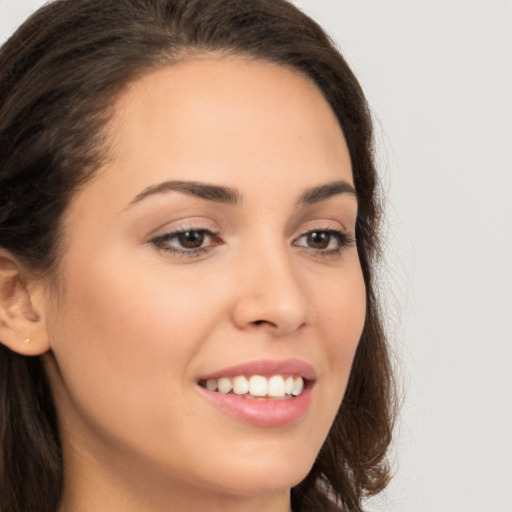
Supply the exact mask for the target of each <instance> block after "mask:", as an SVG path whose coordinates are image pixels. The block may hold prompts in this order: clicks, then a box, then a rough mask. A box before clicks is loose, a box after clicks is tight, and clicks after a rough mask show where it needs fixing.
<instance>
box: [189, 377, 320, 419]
mask: <svg viewBox="0 0 512 512" xmlns="http://www.w3.org/2000/svg"><path fill="white" fill-rule="evenodd" d="M198 387H199V389H200V390H201V392H202V393H203V394H204V396H205V397H206V398H207V399H208V400H210V401H211V402H212V403H213V404H214V405H216V406H217V407H219V408H221V409H223V410H224V411H225V412H226V413H228V414H230V415H232V416H235V417H236V418H238V419H240V420H242V421H245V422H247V423H252V424H254V425H259V426H263V427H280V426H284V425H288V424H291V423H294V422H296V421H298V420H300V419H301V418H302V417H303V416H304V415H305V414H306V412H307V410H308V408H309V405H310V403H311V388H312V386H311V385H308V386H306V387H305V388H304V390H303V392H302V393H301V394H300V395H299V396H295V397H292V398H288V399H284V400H258V399H254V400H253V399H250V398H244V397H242V396H239V395H236V394H233V393H228V394H223V393H219V392H217V391H209V390H208V389H206V388H203V387H201V386H198Z"/></svg>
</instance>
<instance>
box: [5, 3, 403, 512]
mask: <svg viewBox="0 0 512 512" xmlns="http://www.w3.org/2000/svg"><path fill="white" fill-rule="evenodd" d="M371 144H372V132H371V123H370V117H369V114H368V110H367V107H366V103H365V100H364V96H363V94H362V92H361V89H360V87H359V85H358V83H357V81H356V79H355V78H354V76H353V75H352V73H351V71H350V70H349V68H348V67H347V65H346V63H345V62H344V60H343V58H342V57H341V56H340V54H339V53H338V52H337V50H336V49H334V48H333V46H332V43H331V42H330V41H329V39H328V38H327V36H326V35H325V34H324V33H323V32H322V30H321V29H320V28H319V27H318V25H316V24H315V23H314V22H313V21H312V20H310V19H309V18H307V17H306V16H305V15H304V14H303V13H301V12H300V11H299V10H298V9H297V8H295V7H293V6H292V5H291V4H289V3H288V2H286V1H283V0H245V1H244V2H235V1H233V0H117V1H108V2H105V0H73V1H71V0H60V1H56V2H53V3H50V4H49V5H47V6H45V7H44V8H43V9H41V10H40V11H39V12H38V13H36V14H35V15H34V16H33V17H32V18H30V19H29V20H28V21H27V22H26V23H25V24H24V25H23V26H22V27H21V28H20V29H19V30H18V32H17V33H16V34H15V35H14V36H13V37H12V38H11V39H10V40H9V41H8V42H7V43H6V44H5V46H4V47H3V49H2V51H1V53H0V197H1V199H0V247H1V252H0V290H1V304H0V340H1V342H2V345H0V347H1V353H0V364H1V370H0V372H1V376H0V378H1V399H0V400H1V407H2V414H1V418H0V421H1V428H0V432H1V447H2V452H1V462H0V485H1V488H0V508H1V510H2V511H3V512H11V511H18V510H19V511H24V512H28V511H32V510H34V511H35V510H37V511H43V510H44V511H52V512H55V511H57V510H58V511H62V512H64V511H71V510H77V511H78V510H79V511H86V510H94V511H96V512H99V511H102V510H108V511H113V510H123V511H131V510H144V511H157V510H158V511H159V510H173V511H184V510H190V511H192V510H209V511H217V510H223V511H226V510H237V511H245V510H247V511H249V510H266V511H275V512H284V511H288V510H290V509H291V510H293V511H294V512H299V511H309V510H310V511H313V510H314V511H318V510H350V511H355V510H362V500H363V498H364V497H366V496H371V495H373V494H376V493H377V492H379V491H380V490H381V489H382V488H383V487H384V486H385V485H386V483H387V480H388V469H387V465H386V459H385V455H386V451H387V447H388V445H389V442H390V436H391V423H392V396H393V395H392V386H391V371H390V364H389V358H388V354H387V349H386V343H385V338H384V335H383V331H382V328H381V323H380V320H379V311H378V305H377V303H376V300H375V295H374V282H373V271H374V265H375V263H376V253H377V249H378V230H377V228H378V220H379V207H378V198H377V196H376V174H375V170H374V166H373V162H372V146H371Z"/></svg>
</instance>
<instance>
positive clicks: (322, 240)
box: [306, 231, 333, 250]
mask: <svg viewBox="0 0 512 512" xmlns="http://www.w3.org/2000/svg"><path fill="white" fill-rule="evenodd" d="M332 238H333V236H332V234H331V233H328V232H326V231H313V232H312V233H308V234H307V235H306V243H307V246H308V247H311V249H320V250H321V249H327V247H329V243H330V242H331V239H332Z"/></svg>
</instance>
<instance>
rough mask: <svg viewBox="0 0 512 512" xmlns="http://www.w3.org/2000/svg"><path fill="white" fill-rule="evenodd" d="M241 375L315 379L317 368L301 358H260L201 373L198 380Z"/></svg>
mask: <svg viewBox="0 0 512 512" xmlns="http://www.w3.org/2000/svg"><path fill="white" fill-rule="evenodd" d="M239 375H263V376H264V377H269V376H271V375H292V376H294V377H302V378H304V379H306V380H310V381H311V380H315V378H316V372H315V369H314V368H313V367H312V366H311V365H310V364H308V363H305V362H304V361H300V360H299V359H285V360H282V361H275V360H272V359H259V360H257V361H250V362H247V363H242V364H237V365H234V366H229V367H228V368H223V369H222V370H217V371H215V372H212V373H208V374H206V375H201V377H199V379H198V380H208V379H220V378H221V377H229V378H233V377H238V376H239Z"/></svg>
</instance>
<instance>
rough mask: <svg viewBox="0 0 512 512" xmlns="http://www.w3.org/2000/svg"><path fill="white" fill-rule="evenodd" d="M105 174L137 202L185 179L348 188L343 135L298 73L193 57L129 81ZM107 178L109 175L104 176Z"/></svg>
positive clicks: (111, 129) (252, 62) (111, 130)
mask: <svg viewBox="0 0 512 512" xmlns="http://www.w3.org/2000/svg"><path fill="white" fill-rule="evenodd" d="M107 138H108V145H109V149H110V153H111V158H110V160H109V162H108V164H107V165H106V166H105V167H106V168H105V169H103V170H104V171H105V172H106V173H107V174H111V175H112V176H114V175H117V177H118V178H120V177H121V176H122V180H123V182H124V185H130V184H131V185H133V187H132V188H133V190H132V191H131V193H132V196H133V197H134V196H136V195H137V194H138V193H140V191H141V190H143V189H144V188H146V187H147V186H150V185H152V184H155V183H158V182H159V181H166V180H169V179H181V180H192V181H203V182H204V181H206V182H209V183H221V184H225V185H231V186H235V187H242V188H244V187H247V186H249V187H253V188H254V185H255V184H256V182H257V183H265V182H267V184H268V185H269V186H272V187H273V188H277V189H284V190H289V189H291V188H293V187H292V183H291V181H290V179H293V180H294V183H293V185H297V187H302V188H306V187H310V186H312V185H317V184H319V183H323V182H327V181H332V180H337V179H344V180H346V181H347V182H349V183H351V182H352V173H351V165H350V158H349V155H348V151H347V148H346V144H345V140H344V137H343V133H342V131H341V129H340V127H339V124H338V121H337V119H336V117H335V115H334V113H333V112H332V110H331V108H330V106H329V104H328V103H327V101H326V100H325V99H324V97H323V95H322V93H321V92H320V90H319V89H318V88H317V87H316V85H314V84H313V83H312V82H311V81H310V80H309V79H307V78H306V77H304V76H303V75H302V74H300V73H299V72H297V71H294V70H291V69H289V68H285V67H282V66H278V65H276V64H272V63H268V62H263V61H259V60H250V59H246V58H240V57H211V56H208V57H206V56H205V57H197V58H193V59H189V60H186V61H183V62H180V63H177V64H173V65H170V66H167V67H164V68H161V69H158V70H156V71H153V72H151V73H149V74H147V75H146V76H143V77H142V78H140V79H138V80H137V81H135V82H134V83H132V84H131V85H130V86H129V87H128V88H127V89H126V90H125V91H124V93H123V94H122V95H121V97H120V98H119V100H118V101H117V103H116V105H115V109H114V114H113V118H112V122H111V123H110V125H109V131H108V134H107ZM100 174H103V175H104V174H105V173H100Z"/></svg>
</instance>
